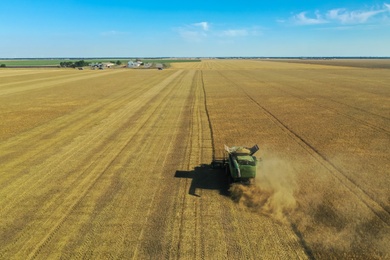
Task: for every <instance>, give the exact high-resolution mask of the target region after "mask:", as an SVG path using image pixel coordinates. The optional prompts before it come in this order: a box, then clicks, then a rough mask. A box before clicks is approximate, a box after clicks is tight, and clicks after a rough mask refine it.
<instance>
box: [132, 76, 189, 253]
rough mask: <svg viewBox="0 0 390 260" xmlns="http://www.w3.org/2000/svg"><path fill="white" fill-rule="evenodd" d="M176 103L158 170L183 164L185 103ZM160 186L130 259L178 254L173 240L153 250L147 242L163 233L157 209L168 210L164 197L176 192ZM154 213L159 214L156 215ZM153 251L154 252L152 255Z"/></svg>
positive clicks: (183, 82)
mask: <svg viewBox="0 0 390 260" xmlns="http://www.w3.org/2000/svg"><path fill="white" fill-rule="evenodd" d="M188 77H192V73H191V72H188V73H187V75H186V76H185V78H183V81H182V82H181V83H180V84H178V89H177V90H176V92H177V93H180V92H181V91H186V90H185V87H186V82H188V80H187V78H188ZM176 102H180V104H182V105H181V106H180V110H179V111H177V112H176V111H174V110H172V109H170V110H168V111H169V112H168V113H171V114H172V115H174V114H178V116H177V118H178V119H179V120H177V121H176V122H177V123H176V124H177V125H176V127H174V128H173V131H174V134H173V138H172V139H171V140H169V143H168V144H167V145H166V146H165V147H164V150H165V156H163V159H162V160H161V161H158V162H156V164H155V166H154V167H158V168H162V169H167V168H168V169H169V168H170V166H173V167H181V166H182V163H183V162H182V158H181V157H180V156H178V155H177V152H178V151H180V152H181V149H178V147H179V146H178V145H177V142H178V141H179V142H180V143H183V142H184V141H185V140H186V139H185V138H182V136H183V135H184V136H186V133H184V132H182V130H183V129H185V127H184V125H185V126H186V125H187V121H186V120H184V119H183V117H184V116H185V110H186V103H187V102H184V100H180V101H176ZM183 124H184V125H183ZM179 125H183V126H180V127H178V126H179ZM163 131H165V130H163ZM179 138H180V139H179ZM172 153H173V154H172ZM173 162H177V163H173ZM159 165H160V167H159ZM162 173H163V172H161V171H160V177H162V175H161V174H162ZM167 182H168V181H167ZM161 185H163V186H162V187H161V186H159V188H158V189H155V190H154V193H153V194H152V195H151V197H152V200H151V201H150V204H149V205H148V211H147V214H146V216H145V221H144V224H143V225H142V229H141V231H140V233H139V235H138V238H137V239H136V241H138V243H137V244H136V246H135V248H134V253H133V256H132V259H140V258H154V257H156V256H158V255H160V256H162V255H165V256H166V257H167V254H170V255H171V256H172V253H174V254H175V255H176V254H177V253H178V251H177V250H175V248H174V240H173V239H172V240H171V239H169V240H168V241H167V242H165V240H164V241H159V244H164V245H165V246H163V245H160V246H159V245H157V244H156V245H153V246H155V247H156V248H155V249H152V248H150V246H149V243H150V242H149V241H154V240H155V239H156V235H155V234H154V231H155V230H159V231H160V232H161V233H163V234H164V233H165V232H162V230H161V229H162V228H163V227H166V225H167V223H166V222H165V221H163V222H161V221H162V220H163V219H162V218H161V216H160V214H161V212H159V211H160V210H159V208H168V207H164V206H163V205H164V204H166V203H169V201H167V199H166V198H165V196H167V195H168V194H171V193H172V192H174V191H175V190H176V189H174V187H172V186H171V185H167V184H164V183H161ZM165 189H168V190H165ZM158 194H163V196H162V197H160V196H158ZM178 199H179V198H178ZM156 211H157V212H159V213H157V214H156ZM166 213H167V214H169V212H166ZM171 213H176V212H171ZM167 221H172V220H169V219H168V220H167ZM147 223H153V225H152V226H148V225H147ZM150 236H153V238H151V237H150ZM157 238H160V239H161V234H160V235H159V236H157ZM163 248H172V249H173V250H172V251H170V252H165V253H163V251H164V250H163ZM160 250H161V251H160ZM153 251H155V252H154V253H153ZM176 257H177V256H176Z"/></svg>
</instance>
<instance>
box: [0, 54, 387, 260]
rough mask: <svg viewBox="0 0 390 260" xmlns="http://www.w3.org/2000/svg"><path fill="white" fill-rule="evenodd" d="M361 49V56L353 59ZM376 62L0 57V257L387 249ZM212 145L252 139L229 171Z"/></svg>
mask: <svg viewBox="0 0 390 260" xmlns="http://www.w3.org/2000/svg"><path fill="white" fill-rule="evenodd" d="M354 62H364V61H354ZM389 82H390V73H389V70H388V69H386V68H375V67H372V68H371V67H370V68H366V66H361V65H359V66H354V64H353V62H352V65H351V64H341V65H340V64H337V66H333V65H332V63H329V62H328V63H327V64H308V63H291V62H286V61H265V60H212V59H210V60H203V61H202V62H197V63H174V64H172V67H171V68H170V69H165V70H163V71H159V70H140V69H138V70H132V69H111V70H103V71H100V70H83V71H80V70H72V69H2V70H0V198H1V199H0V259H171V258H174V259H340V258H341V259H342V258H344V259H351V258H355V259H360V258H361V259H367V258H372V259H383V258H389V257H390V249H389V244H390V227H389V225H390V189H389V187H390V178H389V177H390V176H389V175H390V170H389V169H390V85H389ZM224 144H226V145H229V146H233V145H245V146H252V145H254V144H258V145H259V147H260V151H259V152H258V153H257V154H256V155H257V156H258V157H259V158H261V160H260V162H259V168H258V175H257V178H256V184H255V185H252V186H243V185H240V184H233V185H230V184H229V183H228V181H227V178H226V176H225V174H224V171H223V170H221V169H213V168H211V166H210V165H211V162H212V160H213V158H220V157H222V156H223V146H224Z"/></svg>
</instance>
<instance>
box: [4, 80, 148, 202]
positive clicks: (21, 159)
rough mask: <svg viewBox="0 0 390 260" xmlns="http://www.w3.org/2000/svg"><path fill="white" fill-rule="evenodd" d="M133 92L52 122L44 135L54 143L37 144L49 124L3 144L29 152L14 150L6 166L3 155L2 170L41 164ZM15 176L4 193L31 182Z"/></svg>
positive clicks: (123, 93) (139, 91) (70, 152)
mask: <svg viewBox="0 0 390 260" xmlns="http://www.w3.org/2000/svg"><path fill="white" fill-rule="evenodd" d="M143 92H145V90H144V89H142V87H140V88H139V89H138V91H136V92H135V94H136V95H137V96H138V95H140V94H142V93H143ZM130 93H132V91H131V90H126V92H122V91H121V92H119V93H118V94H116V95H115V96H116V97H115V99H109V100H107V101H105V102H103V103H100V102H99V103H96V104H93V105H92V106H88V107H87V108H86V110H84V111H80V112H78V114H71V115H67V116H65V118H63V119H62V122H61V124H59V123H58V122H57V121H53V122H51V125H52V127H51V133H50V132H49V133H45V134H48V135H52V134H54V135H55V140H53V141H51V142H47V141H44V142H38V141H37V140H40V139H41V138H43V139H45V138H44V137H41V135H42V133H41V132H43V131H46V132H47V129H48V126H47V125H43V126H42V127H40V128H42V130H41V131H39V130H38V129H35V130H38V131H36V133H35V134H34V135H31V133H30V132H28V135H25V136H24V137H23V138H22V137H20V136H17V137H16V138H13V139H12V140H11V142H6V143H5V145H4V146H3V145H2V146H1V150H2V151H7V150H12V149H13V147H18V146H20V143H22V145H23V146H25V147H26V149H24V150H23V151H22V154H21V153H20V152H19V151H15V152H14V153H10V154H8V155H7V156H6V157H8V158H9V159H10V160H11V161H9V162H8V163H6V160H5V159H6V158H4V156H3V158H0V159H1V160H2V161H3V162H4V163H2V168H3V169H11V168H12V169H18V168H21V169H23V168H24V167H23V165H25V164H28V165H36V164H37V163H41V162H42V161H43V160H44V159H45V158H47V157H48V154H51V153H52V151H51V150H50V147H51V146H53V142H55V146H57V147H59V146H61V147H62V146H63V145H65V144H66V142H68V140H69V139H68V138H67V137H70V138H72V137H73V136H75V135H76V134H77V133H79V132H82V131H80V130H81V129H83V128H85V124H86V122H96V120H97V119H98V118H100V119H99V121H100V120H102V118H101V115H100V114H99V113H95V112H98V111H99V110H101V108H102V107H104V108H105V109H107V107H108V108H109V109H110V110H116V109H118V108H120V107H122V106H123V105H125V104H126V103H128V99H129V97H126V94H127V95H128V94H130ZM130 99H131V97H130ZM93 111H95V112H93ZM85 117H87V118H85ZM76 122H78V123H76ZM60 132H61V134H59V133H60ZM64 135H65V136H66V138H64ZM58 139H59V140H58ZM80 149H82V148H81V147H80ZM62 150H63V149H62ZM31 151H35V152H34V154H32V152H31ZM42 151H44V152H42ZM71 154H72V151H69V152H67V153H65V154H63V156H64V157H63V158H64V159H66V158H67V155H71ZM15 156H17V157H18V160H13V159H14V158H15ZM32 158H34V161H31V162H28V163H27V162H26V160H33V159H32ZM55 163H56V162H53V163H52V166H53V167H55ZM15 177H16V178H15ZM15 177H12V176H11V177H10V181H9V182H2V185H1V187H2V189H3V190H4V188H5V185H9V184H10V182H11V181H12V182H13V186H15V185H16V186H17V187H20V185H22V183H23V182H24V181H25V180H24V178H29V179H30V180H31V176H28V175H25V174H17V176H15ZM38 177H39V178H41V177H44V176H38ZM19 178H20V180H19V181H18V179H19ZM18 183H19V184H18ZM16 195H20V193H19V192H18V189H14V190H13V191H11V193H7V197H8V198H10V199H15V198H16V197H17V196H16ZM6 202H7V200H6V199H4V200H2V201H1V203H0V204H5V203H6ZM3 209H4V208H3Z"/></svg>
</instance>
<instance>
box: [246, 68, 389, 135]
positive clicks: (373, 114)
mask: <svg viewBox="0 0 390 260" xmlns="http://www.w3.org/2000/svg"><path fill="white" fill-rule="evenodd" d="M244 73H245V72H244ZM244 73H243V74H244ZM245 75H246V76H247V77H250V78H252V79H254V80H256V81H258V80H257V78H256V77H254V76H253V75H252V74H249V73H245ZM267 86H271V87H272V88H274V89H278V90H279V91H280V92H284V93H287V94H288V95H290V96H293V97H294V98H297V99H300V100H303V101H305V102H307V103H311V104H314V105H315V106H318V107H322V108H325V109H326V110H328V111H332V112H334V113H336V114H338V115H342V116H345V117H347V118H350V119H352V120H353V121H356V122H358V123H360V124H363V125H365V126H367V127H369V128H371V129H373V130H375V131H378V132H380V133H385V134H387V135H390V131H389V130H387V129H385V128H383V127H381V126H378V125H375V124H372V123H370V122H367V121H365V120H362V119H359V118H357V117H354V116H352V115H350V114H347V113H344V112H343V110H341V111H340V110H337V109H335V108H332V107H329V106H326V105H322V104H321V103H319V102H315V101H312V100H310V99H308V98H304V97H301V96H299V95H297V94H294V93H292V92H291V91H288V90H285V89H282V88H281V87H279V86H277V85H276V84H272V83H267ZM289 87H290V88H293V89H295V90H298V91H300V92H303V93H304V91H302V90H301V89H299V88H297V87H294V86H292V85H289ZM322 99H324V100H331V101H332V102H334V103H338V104H341V105H343V106H347V107H351V108H353V109H355V110H359V111H361V112H364V113H365V114H370V115H372V116H376V117H380V118H382V119H385V120H389V118H387V117H384V116H381V115H378V114H375V113H371V112H369V111H366V110H364V109H361V108H358V107H354V106H351V105H348V104H344V103H342V102H339V101H336V100H334V99H332V98H322Z"/></svg>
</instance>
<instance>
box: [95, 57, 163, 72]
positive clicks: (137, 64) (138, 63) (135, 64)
mask: <svg viewBox="0 0 390 260" xmlns="http://www.w3.org/2000/svg"><path fill="white" fill-rule="evenodd" d="M89 66H90V67H91V69H100V70H102V69H109V68H113V67H118V66H120V67H122V68H144V69H150V68H157V69H163V67H164V65H163V64H162V63H150V62H148V63H144V62H143V61H141V60H140V59H137V60H135V61H132V60H131V61H128V62H127V65H122V63H121V62H120V61H117V62H116V63H113V62H98V63H90V64H89Z"/></svg>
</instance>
